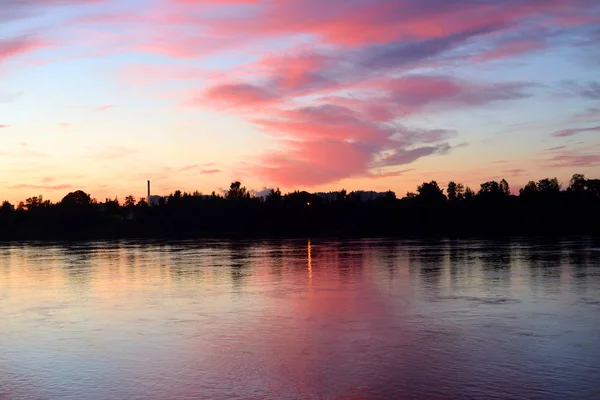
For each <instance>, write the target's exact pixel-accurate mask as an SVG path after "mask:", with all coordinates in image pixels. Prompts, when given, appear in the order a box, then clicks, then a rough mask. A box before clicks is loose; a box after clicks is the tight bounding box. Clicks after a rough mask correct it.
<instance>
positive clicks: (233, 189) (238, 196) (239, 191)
mask: <svg viewBox="0 0 600 400" xmlns="http://www.w3.org/2000/svg"><path fill="white" fill-rule="evenodd" d="M225 198H226V199H227V200H246V199H249V198H250V193H249V192H248V190H247V189H246V187H245V186H242V184H241V183H240V182H238V181H236V182H232V183H231V186H229V191H228V192H227V195H225Z"/></svg>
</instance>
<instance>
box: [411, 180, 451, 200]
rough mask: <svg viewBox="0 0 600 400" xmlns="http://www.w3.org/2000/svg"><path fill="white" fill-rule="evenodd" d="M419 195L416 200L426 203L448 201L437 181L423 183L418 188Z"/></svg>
mask: <svg viewBox="0 0 600 400" xmlns="http://www.w3.org/2000/svg"><path fill="white" fill-rule="evenodd" d="M417 193H418V195H417V196H416V199H417V200H419V201H420V202H424V203H440V202H444V201H445V200H446V196H444V190H443V189H440V187H439V185H438V183H437V182H436V181H431V182H429V183H427V182H423V184H422V185H420V186H418V187H417Z"/></svg>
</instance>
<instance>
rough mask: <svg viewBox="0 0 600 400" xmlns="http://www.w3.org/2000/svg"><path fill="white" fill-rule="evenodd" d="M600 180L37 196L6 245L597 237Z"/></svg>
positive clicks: (5, 217) (12, 223)
mask: <svg viewBox="0 0 600 400" xmlns="http://www.w3.org/2000/svg"><path fill="white" fill-rule="evenodd" d="M599 233H600V180H597V179H586V178H585V177H584V176H583V175H574V176H573V178H572V179H571V181H570V182H569V184H568V187H566V188H565V189H564V190H563V188H562V187H561V184H560V183H559V182H558V180H557V179H556V178H554V179H549V178H548V179H542V180H540V181H538V182H529V183H528V184H527V185H526V186H525V187H524V188H523V189H521V190H520V191H519V193H518V194H513V193H511V190H510V187H509V184H508V183H507V182H506V181H505V180H502V181H501V182H496V181H491V182H486V183H483V184H481V187H480V188H479V190H478V191H477V192H475V191H473V190H471V189H470V188H468V187H465V186H463V185H462V184H460V183H455V182H450V183H449V184H448V186H447V187H446V188H441V187H439V185H438V184H437V182H435V181H431V182H428V183H427V182H426V183H423V184H422V185H420V186H419V187H418V188H417V190H416V192H414V193H407V194H406V196H405V197H404V198H402V199H397V198H396V195H395V194H394V193H393V192H387V193H383V194H381V195H379V196H377V197H376V198H371V199H365V198H364V196H362V197H361V195H360V193H359V192H351V193H346V191H344V190H342V191H340V192H337V193H334V194H333V195H330V196H329V197H324V196H319V195H317V194H311V193H308V192H293V193H288V194H285V195H283V194H282V193H281V192H280V191H279V189H277V190H272V191H271V193H270V194H269V195H268V196H267V197H266V198H257V197H255V196H253V195H252V194H251V193H250V192H249V191H248V190H246V188H245V187H243V186H242V185H241V184H240V183H239V182H234V183H232V184H231V187H230V189H229V191H228V192H226V193H225V194H224V195H217V194H215V193H214V192H213V194H212V195H208V196H205V195H202V194H200V193H198V192H195V193H181V192H180V191H177V192H175V193H173V194H171V195H170V196H168V197H166V198H161V201H160V203H159V204H155V205H154V206H152V207H151V206H149V205H148V203H147V202H146V200H145V199H141V200H139V201H136V199H134V198H133V197H132V196H128V197H127V198H126V199H125V201H124V202H123V203H120V202H119V201H118V200H108V201H106V202H104V203H98V202H97V201H95V200H94V199H92V198H91V197H90V195H88V194H86V193H84V192H82V191H76V192H72V193H69V194H68V195H67V196H65V197H64V198H63V199H62V200H61V201H60V202H59V203H55V204H53V203H51V202H50V201H44V200H43V199H42V198H41V197H32V198H29V199H27V200H26V201H24V202H21V203H20V204H19V205H17V207H13V206H12V205H11V204H9V203H8V202H4V203H3V204H2V206H1V207H0V239H1V240H24V239H42V240H44V239H97V238H98V239H99V238H132V237H151V238H190V237H224V236H228V237H261V236H262V237H274V236H278V237H300V236H302V237H306V236H449V237H452V236H479V235H580V234H585V235H597V234H599Z"/></svg>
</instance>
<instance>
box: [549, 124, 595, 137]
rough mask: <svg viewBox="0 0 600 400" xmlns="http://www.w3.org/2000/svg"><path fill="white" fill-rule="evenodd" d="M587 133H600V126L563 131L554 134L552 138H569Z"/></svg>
mask: <svg viewBox="0 0 600 400" xmlns="http://www.w3.org/2000/svg"><path fill="white" fill-rule="evenodd" d="M585 132H600V126H594V127H591V128H580V129H563V130H561V131H557V132H554V133H553V134H552V136H554V137H567V136H575V135H578V134H580V133H585Z"/></svg>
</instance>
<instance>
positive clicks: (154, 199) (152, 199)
mask: <svg viewBox="0 0 600 400" xmlns="http://www.w3.org/2000/svg"><path fill="white" fill-rule="evenodd" d="M168 199H169V197H168V196H154V195H152V194H150V181H148V197H146V202H147V203H148V206H150V207H158V206H159V205H160V204H161V203H163V204H167V201H168Z"/></svg>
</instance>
